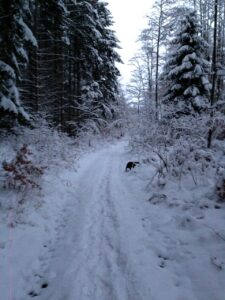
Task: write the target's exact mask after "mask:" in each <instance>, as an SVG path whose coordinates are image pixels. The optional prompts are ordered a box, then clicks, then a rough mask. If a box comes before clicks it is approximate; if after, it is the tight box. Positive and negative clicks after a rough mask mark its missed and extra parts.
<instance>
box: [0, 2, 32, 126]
mask: <svg viewBox="0 0 225 300" xmlns="http://www.w3.org/2000/svg"><path fill="white" fill-rule="evenodd" d="M29 13H30V12H29V1H28V0H20V1H18V0H7V1H6V0H5V1H0V28H1V31H0V119H1V124H0V125H1V126H4V125H6V124H8V123H9V122H10V121H12V120H13V119H15V118H18V119H19V120H20V121H25V120H28V119H29V117H28V115H27V114H26V113H25V111H24V109H23V107H22V105H21V103H20V97H19V91H18V88H17V86H18V83H19V81H20V80H21V68H22V67H23V66H24V65H26V63H27V62H28V53H27V46H28V43H31V44H33V45H34V46H36V39H35V38H34V36H33V34H32V32H31V30H30V28H29V27H28V26H27V24H26V23H25V22H24V19H25V18H26V16H27V15H29Z"/></svg>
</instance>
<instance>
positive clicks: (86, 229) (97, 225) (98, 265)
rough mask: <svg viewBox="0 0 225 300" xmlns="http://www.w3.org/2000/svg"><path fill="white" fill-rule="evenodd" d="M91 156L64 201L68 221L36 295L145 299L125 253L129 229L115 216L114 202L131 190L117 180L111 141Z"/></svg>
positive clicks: (44, 299)
mask: <svg viewBox="0 0 225 300" xmlns="http://www.w3.org/2000/svg"><path fill="white" fill-rule="evenodd" d="M93 158H94V159H93V160H92V161H90V162H89V163H88V164H87V165H86V169H85V170H83V171H82V174H81V175H80V176H79V177H80V179H79V181H78V185H77V186H78V188H77V189H76V190H75V199H76V200H75V201H74V203H72V202H71V204H70V208H71V209H70V210H68V211H69V212H68V216H67V219H68V222H67V224H66V226H65V227H64V228H63V231H62V232H61V234H60V240H59V241H58V243H57V244H56V245H55V255H54V257H52V259H51V262H50V263H49V265H50V267H49V270H48V271H47V273H46V277H47V281H48V283H49V286H48V288H47V289H45V291H43V292H42V293H41V294H40V297H39V298H40V299H41V300H49V299H54V300H88V299H91V300H147V299H148V300H151V299H152V298H151V297H150V292H149V290H148V288H147V289H146V291H147V292H146V291H144V293H143V291H141V288H142V287H143V285H142V284H140V282H139V281H141V280H142V278H137V275H136V274H135V272H136V270H135V268H136V266H137V265H136V264H134V262H133V261H132V259H133V256H132V255H129V248H128V247H129V241H130V240H131V241H132V242H133V240H132V237H130V235H132V232H130V233H129V236H126V235H124V227H126V226H127V224H125V223H124V222H123V220H122V218H121V212H120V203H122V202H123V200H124V197H127V200H126V201H129V197H131V196H132V195H131V193H130V192H129V191H128V190H127V189H126V188H125V187H124V186H123V182H121V179H122V176H124V172H123V171H124V170H123V167H122V166H121V158H122V152H121V150H119V151H118V150H117V148H116V147H112V148H111V149H110V150H109V151H107V152H106V151H101V152H100V153H98V154H96V155H95V156H94V157H93ZM120 173H121V174H122V175H121V174H120ZM127 203H128V202H126V203H125V204H124V203H123V206H124V205H125V206H126V205H127ZM125 209H126V208H125ZM127 209H128V208H127ZM123 210H124V207H123ZM128 213H129V209H128ZM132 217H133V215H132V216H130V217H129V218H128V219H129V222H130V223H132V222H133V219H132ZM130 225H131V224H130ZM128 226H129V224H128ZM126 239H127V240H128V245H126V243H127V241H126ZM135 242H136V240H135ZM130 245H131V243H130ZM134 250H135V249H134ZM145 288H146V287H145Z"/></svg>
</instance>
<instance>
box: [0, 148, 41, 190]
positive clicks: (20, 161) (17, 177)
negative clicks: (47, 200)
mask: <svg viewBox="0 0 225 300" xmlns="http://www.w3.org/2000/svg"><path fill="white" fill-rule="evenodd" d="M2 166H3V169H4V176H3V178H4V179H3V186H4V188H6V189H15V190H19V191H24V190H27V189H29V188H39V189H40V188H41V187H40V185H39V182H38V179H39V178H40V177H41V176H42V175H43V172H44V168H43V167H41V166H38V165H36V164H35V162H34V161H33V160H32V152H31V150H30V149H29V147H28V146H27V145H23V146H22V147H21V148H20V149H19V150H18V152H17V154H16V157H15V158H14V159H13V160H12V161H11V162H6V161H4V162H3V163H2Z"/></svg>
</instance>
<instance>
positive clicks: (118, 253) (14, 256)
mask: <svg viewBox="0 0 225 300" xmlns="http://www.w3.org/2000/svg"><path fill="white" fill-rule="evenodd" d="M3 152H4V151H3ZM130 160H134V161H138V160H139V161H140V162H142V158H141V156H140V155H137V156H135V155H134V154H132V153H131V152H129V151H128V148H127V142H126V141H119V142H114V143H111V144H106V145H105V146H104V147H103V146H102V149H98V150H96V151H94V152H93V153H86V154H85V155H83V157H82V158H81V159H80V160H79V162H78V165H77V164H76V168H77V167H78V169H77V171H76V168H75V166H73V165H71V166H70V168H68V167H67V168H66V167H65V166H64V168H63V167H62V166H63V165H62V162H60V161H59V162H58V163H59V165H58V166H57V167H54V168H51V169H50V170H49V171H48V172H46V174H45V177H44V178H43V187H42V191H41V192H40V194H39V193H36V192H35V193H33V194H31V195H30V197H31V199H30V206H29V207H28V209H26V210H25V211H24V213H23V214H21V215H20V216H21V219H20V220H17V223H16V224H15V225H14V227H10V226H6V223H10V224H11V223H13V221H15V220H14V219H15V217H16V215H15V214H14V213H13V212H12V210H10V209H9V207H8V208H7V207H5V206H6V203H8V201H3V200H4V199H5V200H6V199H8V200H9V197H10V196H12V194H10V192H3V191H2V192H1V193H0V197H1V201H0V202H1V205H2V206H1V211H0V213H1V217H0V220H1V221H0V222H1V224H0V225H1V236H0V268H1V271H2V272H1V273H2V274H4V276H1V280H0V290H1V299H9V300H26V299H30V298H32V297H34V296H36V297H35V298H36V299H41V300H49V299H54V300H65V299H66V300H74V299H79V300H86V299H92V300H95V299H96V300H97V299H98V300H99V299H100V300H109V299H115V300H116V299H118V300H130V299H132V300H149V299H153V300H162V299H167V300H181V299H182V300H202V299H204V300H212V299H213V300H223V299H224V295H225V287H224V278H225V277H224V276H225V254H224V245H225V244H224V243H225V231H224V218H225V212H224V204H219V205H216V204H215V202H214V200H210V195H209V193H208V186H207V184H206V185H204V186H201V187H198V186H195V185H194V184H193V181H192V180H191V179H190V180H184V181H183V183H182V185H181V186H178V185H177V182H172V181H171V182H170V184H169V185H167V186H165V187H164V188H163V190H162V191H161V192H157V191H156V189H155V187H154V185H151V184H149V181H150V178H151V177H152V176H153V175H154V172H155V167H154V164H155V163H153V164H151V163H150V164H146V163H141V164H140V166H138V167H136V168H135V169H132V170H131V171H130V172H125V166H126V163H127V162H128V161H130ZM175 191H176V192H175ZM7 193H8V194H7ZM11 200H13V199H11ZM14 201H16V199H14ZM34 203H35V205H34ZM34 206H35V209H34ZM5 212H7V215H6V214H4V213H5ZM29 294H30V295H29Z"/></svg>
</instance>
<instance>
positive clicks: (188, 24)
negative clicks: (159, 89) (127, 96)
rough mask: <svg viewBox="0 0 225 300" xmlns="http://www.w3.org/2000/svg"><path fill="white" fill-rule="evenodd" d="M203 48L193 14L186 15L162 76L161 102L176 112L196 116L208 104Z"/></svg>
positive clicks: (207, 62)
mask: <svg viewBox="0 0 225 300" xmlns="http://www.w3.org/2000/svg"><path fill="white" fill-rule="evenodd" d="M207 48H208V44H207V43H206V41H205V40H204V39H203V38H202V37H201V36H200V34H199V25H198V22H197V16H196V12H195V11H188V12H187V13H186V14H185V16H184V17H183V18H182V20H181V26H180V28H179V31H178V32H177V34H176V37H175V38H174V39H173V40H172V42H171V49H170V53H169V59H168V61H167V63H166V65H165V69H164V74H163V78H164V80H166V81H168V86H167V91H166V93H165V97H164V102H167V103H168V102H170V103H173V104H175V105H176V107H177V110H178V111H180V112H183V113H190V112H191V111H197V112H200V111H201V109H202V108H203V107H205V106H206V105H207V104H208V103H209V94H210V84H209V80H208V72H209V61H208V60H207V57H206V50H207Z"/></svg>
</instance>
